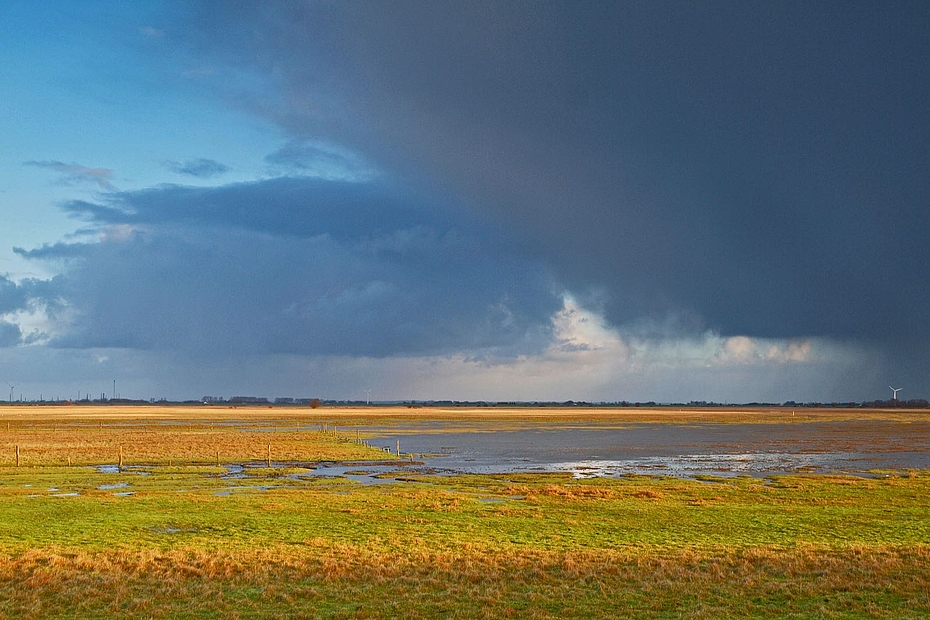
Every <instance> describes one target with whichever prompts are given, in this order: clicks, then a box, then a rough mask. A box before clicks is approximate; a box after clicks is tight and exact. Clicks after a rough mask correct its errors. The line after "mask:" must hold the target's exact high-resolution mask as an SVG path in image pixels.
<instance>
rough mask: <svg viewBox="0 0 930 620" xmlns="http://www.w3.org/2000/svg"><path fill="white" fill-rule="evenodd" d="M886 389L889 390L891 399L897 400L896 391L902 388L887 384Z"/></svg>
mask: <svg viewBox="0 0 930 620" xmlns="http://www.w3.org/2000/svg"><path fill="white" fill-rule="evenodd" d="M888 389H889V390H891V400H898V392H900V391H901V390H903V389H904V388H893V387H891V386H890V385H889V386H888Z"/></svg>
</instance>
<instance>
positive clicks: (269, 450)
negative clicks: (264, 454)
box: [266, 444, 271, 467]
mask: <svg viewBox="0 0 930 620" xmlns="http://www.w3.org/2000/svg"><path fill="white" fill-rule="evenodd" d="M266 463H267V465H268V467H271V444H268V460H267V461H266Z"/></svg>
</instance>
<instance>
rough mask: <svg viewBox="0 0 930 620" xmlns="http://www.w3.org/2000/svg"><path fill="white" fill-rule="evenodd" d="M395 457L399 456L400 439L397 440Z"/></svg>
mask: <svg viewBox="0 0 930 620" xmlns="http://www.w3.org/2000/svg"><path fill="white" fill-rule="evenodd" d="M397 456H400V439H398V440H397Z"/></svg>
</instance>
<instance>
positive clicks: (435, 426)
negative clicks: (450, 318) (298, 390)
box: [0, 407, 930, 620]
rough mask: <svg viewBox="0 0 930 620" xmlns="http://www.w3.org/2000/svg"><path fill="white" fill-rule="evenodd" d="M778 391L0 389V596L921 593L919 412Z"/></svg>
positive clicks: (902, 613)
mask: <svg viewBox="0 0 930 620" xmlns="http://www.w3.org/2000/svg"><path fill="white" fill-rule="evenodd" d="M52 413H56V414H57V415H54V416H53V415H51V414H52ZM792 413H794V412H790V411H788V412H785V411H775V412H759V411H743V412H733V411H719V412H707V411H700V412H670V411H666V412H662V411H649V410H647V411H641V412H630V411H622V412H615V411H605V412H582V413H576V412H574V411H567V410H563V411H556V412H553V411H527V410H520V411H514V412H509V413H508V412H503V413H502V412H499V411H495V412H488V411H475V412H460V411H431V412H430V411H427V412H424V411H413V412H408V411H403V410H392V411H386V410H384V409H379V410H341V411H309V410H306V411H304V410H283V411H282V410H257V409H255V410H232V409H230V410H222V411H220V410H218V409H215V408H206V409H194V408H190V409H186V410H177V409H167V408H156V409H153V410H151V411H144V410H141V409H130V410H127V411H121V410H118V409H107V408H101V409H87V410H84V411H74V412H69V413H68V414H67V415H64V414H61V413H60V411H58V412H56V411H54V410H53V411H47V410H46V411H42V410H39V409H36V410H25V409H23V408H12V409H5V408H2V407H0V449H2V450H3V452H4V454H3V455H0V620H5V619H6V618H17V619H38V618H72V619H85V618H86V619H91V618H94V619H97V618H114V617H119V618H139V619H142V618H191V619H200V618H204V619H206V618H246V617H247V618H263V619H272V618H423V619H434V618H435V619H438V618H501V617H511V618H547V619H554V618H579V619H580V618H585V619H588V618H618V617H624V618H627V617H629V618H680V617H687V618H721V617H727V618H783V617H795V618H850V619H852V618H864V617H866V618H928V617H930V502H928V499H927V498H928V497H930V474H928V473H927V471H926V470H927V469H930V468H928V467H927V462H926V454H927V452H928V450H927V447H928V437H930V425H928V420H927V413H926V412H900V411H890V412H888V411H886V412H852V413H850V412H797V415H792ZM4 423H5V424H4ZM4 427H5V428H4ZM398 442H399V443H400V451H401V455H400V457H397V456H396V455H389V454H387V452H386V449H389V450H391V451H392V452H396V451H397V447H398ZM14 448H16V449H17V450H16V452H18V453H19V458H20V460H21V463H20V466H18V467H17V466H16V465H15V461H14V456H13V454H14ZM117 455H119V456H120V457H121V458H123V459H124V462H123V466H122V467H120V466H119V463H118V461H117V460H116V457H117ZM475 472H477V473H475ZM638 474H642V475H638ZM744 474H750V475H744ZM848 474H856V475H848Z"/></svg>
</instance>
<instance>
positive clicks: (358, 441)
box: [355, 429, 362, 443]
mask: <svg viewBox="0 0 930 620" xmlns="http://www.w3.org/2000/svg"><path fill="white" fill-rule="evenodd" d="M355 443H362V442H361V440H360V439H359V436H358V429H355Z"/></svg>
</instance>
